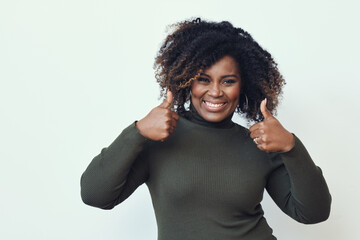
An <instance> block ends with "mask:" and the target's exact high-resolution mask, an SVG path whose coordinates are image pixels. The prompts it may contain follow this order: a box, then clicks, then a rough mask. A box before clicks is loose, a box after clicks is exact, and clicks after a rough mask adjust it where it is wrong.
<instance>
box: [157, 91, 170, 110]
mask: <svg viewBox="0 0 360 240" xmlns="http://www.w3.org/2000/svg"><path fill="white" fill-rule="evenodd" d="M172 101H173V94H172V92H171V91H170V90H169V89H168V90H167V91H166V99H165V100H164V101H163V102H162V103H161V104H160V106H159V107H162V108H168V107H170V106H171V103H172Z"/></svg>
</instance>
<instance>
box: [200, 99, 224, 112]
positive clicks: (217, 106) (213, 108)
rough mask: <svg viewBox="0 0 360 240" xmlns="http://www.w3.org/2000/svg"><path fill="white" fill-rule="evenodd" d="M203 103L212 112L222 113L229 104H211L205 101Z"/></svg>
mask: <svg viewBox="0 0 360 240" xmlns="http://www.w3.org/2000/svg"><path fill="white" fill-rule="evenodd" d="M203 103H204V107H205V108H206V109H207V110H208V111H211V112H217V111H221V110H222V109H223V108H224V107H225V106H226V105H227V102H209V101H205V100H203Z"/></svg>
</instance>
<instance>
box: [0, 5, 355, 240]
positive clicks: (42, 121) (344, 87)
mask: <svg viewBox="0 0 360 240" xmlns="http://www.w3.org/2000/svg"><path fill="white" fill-rule="evenodd" d="M359 8H360V5H359V4H358V3H357V1H355V0H354V1H346V0H345V1H340V0H339V1H331V0H323V1H312V0H303V1H285V0H284V1H239V0H236V1H235V0H234V1H226V0H223V1H209V0H207V1H194V0H191V1H190V0H183V1H170V0H167V1H165V0H164V1H154V0H153V1H121V0H116V1H115V0H101V1H100V0H91V1H89V0H58V1H49V0H32V1H26V0H11V1H10V0H9V1H5V0H1V1H0V81H1V86H0V114H1V117H0V121H1V124H0V145H1V147H0V161H1V163H0V184H1V186H0V187H1V188H0V189H1V190H0V191H1V197H0V211H1V213H0V239H87V240H90V239H124V240H126V239H129V240H132V239H156V235H157V229H156V222H155V217H154V212H153V209H152V205H151V200H150V196H149V192H148V190H147V188H146V186H145V185H143V186H141V187H140V188H139V189H138V190H137V191H136V192H135V193H134V194H133V195H132V196H131V197H130V198H129V199H127V201H126V202H124V203H123V204H121V205H119V206H117V207H116V208H114V209H113V210H111V211H105V210H100V209H96V208H92V207H89V206H87V205H85V204H83V203H82V201H81V198H80V184H79V182H80V176H81V174H82V172H83V171H84V170H85V168H86V167H87V165H88V164H89V163H90V161H91V160H92V158H93V157H94V156H95V155H97V154H98V153H99V152H100V150H101V149H102V148H103V147H106V146H108V145H109V144H110V143H111V142H112V141H113V140H114V139H115V138H116V137H117V136H118V135H119V134H120V132H121V131H122V129H124V128H125V127H126V126H128V125H129V124H131V123H132V122H133V121H134V120H136V119H140V118H142V117H143V116H145V114H147V113H148V112H149V111H150V110H151V109H152V108H153V107H155V106H157V105H158V104H159V103H160V102H161V100H159V87H158V86H157V84H156V81H155V78H154V70H153V68H152V67H153V62H154V57H155V55H156V52H157V50H158V48H159V46H160V44H161V42H162V41H163V39H164V38H165V36H166V32H165V31H166V26H167V25H169V24H172V23H175V22H177V21H180V20H185V19H188V18H190V17H198V16H200V17H202V18H204V19H209V20H215V21H220V20H228V21H230V22H231V23H233V24H234V25H235V26H237V27H242V28H244V29H245V30H247V31H248V32H250V33H251V34H252V36H253V37H254V38H255V39H256V40H257V41H258V42H259V43H260V44H261V45H262V46H263V47H264V48H265V49H267V50H268V51H269V52H270V53H271V54H272V55H273V56H274V58H275V60H276V61H277V62H278V64H279V69H280V71H281V73H282V74H283V76H284V78H285V79H286V81H287V85H286V86H285V88H284V95H283V101H282V104H281V105H280V107H279V111H278V119H279V120H280V121H281V122H282V124H283V125H284V126H285V127H286V128H287V129H289V130H290V131H292V132H294V133H295V134H296V135H297V136H298V137H300V139H301V140H302V141H303V143H304V144H305V145H306V146H307V149H308V150H309V152H310V154H311V155H312V157H313V159H314V161H315V162H316V164H317V165H319V166H320V167H321V168H322V170H323V172H324V175H325V177H326V179H327V182H328V185H329V188H330V191H331V194H332V197H333V204H332V212H331V216H330V218H329V220H328V221H326V222H324V223H321V224H316V225H302V224H299V223H297V222H295V221H294V220H292V219H290V218H289V217H287V216H286V215H285V214H283V213H282V212H281V211H280V210H279V209H278V208H277V207H276V206H275V204H274V203H273V202H272V200H271V199H270V198H269V197H268V196H267V195H265V197H264V201H263V207H264V210H265V217H266V218H267V220H268V222H269V224H270V226H272V227H273V229H274V234H275V236H277V237H278V239H292V240H303V239H310V240H312V239H316V240H318V239H326V240H338V239H341V240H355V239H358V235H359V234H358V231H359V229H358V227H359V225H358V217H359V213H360V211H359V210H360V207H359V203H360V194H359V183H360V177H359V170H360V164H359V156H360V155H359V150H358V143H359V136H360V131H359V129H360V128H359V124H358V119H359V117H360V113H359V112H360V101H359V94H358V92H359V88H360V83H359V80H360V79H359V70H358V69H359V62H360V61H359V60H360V57H359V56H360V47H359V42H360V33H359V26H358V23H359V22H360V17H359V14H358V10H359ZM234 120H235V121H237V122H239V123H242V122H244V121H243V120H242V119H240V118H235V119H234Z"/></svg>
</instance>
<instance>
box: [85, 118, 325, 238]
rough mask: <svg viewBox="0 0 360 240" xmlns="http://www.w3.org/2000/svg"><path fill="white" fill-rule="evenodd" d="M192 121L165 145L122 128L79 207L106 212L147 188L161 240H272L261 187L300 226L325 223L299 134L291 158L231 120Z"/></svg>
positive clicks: (316, 176) (319, 180) (182, 122)
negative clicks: (261, 145)
mask: <svg viewBox="0 0 360 240" xmlns="http://www.w3.org/2000/svg"><path fill="white" fill-rule="evenodd" d="M189 118H190V120H189V119H187V118H185V117H180V119H179V121H178V126H177V128H176V129H175V132H174V133H173V134H172V135H171V136H170V137H169V138H168V139H167V140H166V141H164V142H155V141H151V140H148V139H146V138H145V137H143V136H142V135H141V134H140V133H139V132H138V130H137V128H136V126H135V123H133V124H131V125H130V126H129V127H127V128H126V129H124V130H123V132H122V133H121V134H120V136H119V137H117V138H116V139H115V141H114V142H113V143H112V144H111V145H110V146H109V147H107V148H104V149H103V150H102V151H101V153H100V154H99V155H97V156H96V157H95V158H94V159H93V160H92V162H91V163H90V165H89V166H88V168H87V169H86V171H85V172H84V173H83V175H82V177H81V196H82V199H83V201H84V202H85V203H86V204H89V205H91V206H95V207H99V208H104V209H111V208H113V207H114V206H116V205H117V204H119V203H121V202H122V201H124V200H125V199H126V198H127V197H129V196H130V195H131V194H132V193H133V192H134V191H135V189H136V188H137V187H138V186H139V185H141V184H143V183H146V184H147V186H148V188H149V191H150V194H151V198H152V202H153V206H154V210H155V214H156V220H157V224H158V239H159V240H192V239H194V240H202V239H204V240H267V239H276V238H275V237H274V236H273V235H272V229H271V228H270V227H269V226H268V224H267V223H266V220H265V218H264V217H263V210H262V208H261V205H260V202H261V200H262V198H263V192H264V189H266V190H267V191H268V193H269V194H270V196H271V197H272V198H273V200H274V201H275V203H276V204H277V205H278V206H279V207H280V208H281V209H282V210H283V211H284V212H285V213H286V214H288V215H289V216H290V217H292V218H294V219H295V220H297V221H299V222H302V223H317V222H320V221H324V220H326V219H327V218H328V215H329V212H330V203H331V197H330V194H329V191H328V188H327V185H326V182H325V180H324V178H323V176H322V173H321V170H320V169H319V168H318V167H317V166H316V165H315V164H314V162H313V161H312V160H311V158H310V156H309V154H308V152H307V151H306V149H305V147H304V146H303V144H302V143H301V142H300V140H299V139H298V138H297V137H296V136H295V146H294V148H293V149H292V150H290V151H289V152H286V153H270V154H268V153H265V152H262V151H260V150H259V149H258V148H257V147H256V145H255V144H254V143H253V141H252V139H251V138H250V134H249V131H248V130H247V129H245V128H243V127H242V126H240V125H238V124H235V123H233V122H232V121H231V118H228V119H225V120H224V121H223V122H220V123H209V122H206V121H205V120H204V119H202V118H201V117H200V116H199V115H197V114H196V113H195V114H193V115H191V116H190V117H189Z"/></svg>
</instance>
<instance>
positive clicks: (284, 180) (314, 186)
mask: <svg viewBox="0 0 360 240" xmlns="http://www.w3.org/2000/svg"><path fill="white" fill-rule="evenodd" d="M270 161H271V162H272V164H275V167H274V170H273V171H272V172H271V173H270V175H269V177H268V181H267V186H266V189H267V191H268V193H269V195H270V196H271V198H272V199H273V200H274V201H275V203H276V204H277V205H278V206H279V207H280V209H281V210H282V211H283V212H285V213H286V214H287V215H289V216H290V217H292V218H293V219H295V220H296V221H298V222H301V223H305V224H311V223H318V222H322V221H325V220H326V219H327V218H328V217H329V214H330V205H331V196H330V193H329V189H328V187H327V184H326V182H325V179H324V177H323V175H322V171H321V169H320V168H319V167H317V166H316V165H315V163H314V162H313V161H312V159H311V157H310V155H309V153H308V152H307V150H306V148H305V147H304V145H303V144H302V143H301V141H300V140H299V139H298V138H297V137H296V136H295V146H294V147H293V148H292V149H291V150H290V151H288V152H283V153H278V154H274V155H273V157H272V159H270Z"/></svg>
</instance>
